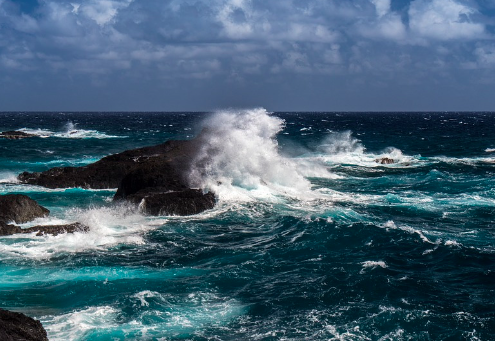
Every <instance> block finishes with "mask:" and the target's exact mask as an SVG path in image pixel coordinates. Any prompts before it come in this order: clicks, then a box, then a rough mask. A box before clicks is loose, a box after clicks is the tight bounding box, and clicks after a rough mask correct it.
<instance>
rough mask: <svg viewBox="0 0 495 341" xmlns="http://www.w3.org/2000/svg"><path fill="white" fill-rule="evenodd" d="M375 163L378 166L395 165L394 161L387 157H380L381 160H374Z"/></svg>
mask: <svg viewBox="0 0 495 341" xmlns="http://www.w3.org/2000/svg"><path fill="white" fill-rule="evenodd" d="M375 162H376V163H379V164H382V165H390V164H392V163H395V160H394V159H390V158H388V157H382V158H379V159H376V160H375Z"/></svg>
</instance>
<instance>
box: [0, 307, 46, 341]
mask: <svg viewBox="0 0 495 341" xmlns="http://www.w3.org/2000/svg"><path fill="white" fill-rule="evenodd" d="M0 340H2V341H48V336H47V335H46V330H45V329H44V328H43V326H42V325H41V322H40V321H38V320H35V319H33V318H31V317H28V316H26V315H24V314H21V313H16V312H13V311H8V310H4V309H0Z"/></svg>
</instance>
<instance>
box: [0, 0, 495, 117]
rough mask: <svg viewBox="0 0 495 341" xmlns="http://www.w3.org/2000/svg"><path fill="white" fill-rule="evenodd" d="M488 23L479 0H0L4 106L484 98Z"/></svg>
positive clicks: (191, 106) (349, 104) (340, 106)
mask: <svg viewBox="0 0 495 341" xmlns="http://www.w3.org/2000/svg"><path fill="white" fill-rule="evenodd" d="M494 26H495V6H494V5H493V4H491V2H489V1H484V0H478V1H475V0H412V1H408V0H394V1H392V0H308V1H304V2H301V1H296V0H284V1H282V0H280V1H261V0H208V1H206V0H87V1H80V0H71V1H63V0H39V1H36V0H23V1H11V0H0V86H1V90H2V93H3V95H0V96H2V97H3V98H0V100H1V102H2V103H3V108H0V110H16V109H17V110H57V109H59V108H67V109H72V110H98V109H100V108H101V110H126V109H127V110H181V109H182V110H211V109H214V108H216V107H221V106H226V105H233V106H250V105H265V106H268V107H269V108H273V110H291V109H292V110H304V109H306V110H400V109H402V110H418V109H419V110H422V109H427V108H428V106H430V107H432V106H433V107H435V103H441V102H445V101H446V100H448V98H449V96H452V97H454V98H453V99H452V103H455V104H456V105H457V106H458V107H459V108H460V109H464V107H463V106H462V104H463V103H464V104H467V103H468V102H469V103H470V105H471V106H473V105H474V107H473V109H476V108H477V107H476V108H475V106H476V105H475V104H479V107H480V108H481V107H483V108H485V107H487V108H489V107H490V106H492V105H493V104H495V103H494V102H493V100H491V99H489V98H488V96H487V97H483V96H484V95H483V94H484V93H488V92H489V90H492V89H493V83H494V82H495V81H494V79H495V78H493V76H494V75H495V73H494V70H495V57H494V56H495V42H494V40H493V38H494V32H493V30H494ZM490 87H491V88H490ZM469 89H476V90H472V91H473V94H474V95H473V96H472V97H469V96H468V95H467V94H469V91H470V90H469ZM466 91H467V92H466ZM458 93H460V94H464V97H465V98H463V101H461V99H460V98H459V96H457V94H458ZM491 97H493V96H491ZM466 100H467V101H468V102H466ZM0 106H1V105H0ZM433 107H432V109H437V108H438V109H441V108H443V107H442V106H441V105H437V106H436V107H435V108H433ZM446 109H448V110H451V109H452V108H450V107H449V108H446Z"/></svg>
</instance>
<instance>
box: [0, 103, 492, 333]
mask: <svg viewBox="0 0 495 341" xmlns="http://www.w3.org/2000/svg"><path fill="white" fill-rule="evenodd" d="M205 125H206V126H209V127H210V130H211V131H212V132H213V133H212V135H211V136H210V145H209V146H210V147H212V148H213V149H215V150H216V151H219V152H218V153H217V154H216V155H215V157H214V158H213V159H212V161H211V163H210V164H209V165H208V168H207V170H206V172H202V173H194V171H193V172H192V173H191V175H190V176H191V181H193V182H194V183H195V184H198V185H200V186H202V187H205V188H208V189H210V190H212V191H214V192H215V193H216V194H217V196H218V204H217V206H216V207H215V208H214V209H213V210H211V211H207V212H204V213H202V214H199V215H196V216H191V217H172V216H164V217H146V216H143V215H142V214H140V213H139V211H137V210H135V209H133V208H129V207H123V206H115V205H114V204H112V202H111V199H112V196H113V194H114V192H115V190H114V189H109V190H85V189H78V188H71V189H59V190H49V189H44V188H41V187H36V186H27V185H22V184H19V183H16V181H15V177H16V175H17V174H18V173H20V172H23V171H42V170H46V169H49V168H51V167H55V166H69V165H70V166H74V165H75V166H79V165H85V164H88V163H91V162H94V161H97V160H99V159H100V158H102V157H103V156H106V155H109V154H112V153H116V152H120V151H123V150H126V149H130V148H137V147H141V146H146V145H153V144H158V143H162V142H164V141H165V140H168V139H189V138H193V137H194V136H195V135H196V134H197V133H198V132H199V131H200V130H201V128H202V127H203V126H205ZM14 129H15V130H19V129H23V130H24V131H27V132H32V133H36V134H37V135H39V136H40V137H36V138H30V139H24V140H16V141H10V140H2V139H0V194H6V193H23V194H27V195H29V196H30V197H32V198H33V199H35V200H37V201H38V202H39V203H40V204H42V205H44V206H45V207H47V208H48V209H50V211H51V215H50V217H48V218H44V219H39V220H37V221H35V222H33V223H29V224H25V225H23V226H26V227H28V226H31V225H33V224H53V223H63V222H73V221H80V222H82V223H84V224H87V225H88V226H90V228H91V231H90V232H89V233H87V234H83V233H75V234H65V235H59V236H41V237H38V236H35V235H34V234H33V235H22V236H9V237H0V274H1V276H0V307H2V308H5V309H10V310H15V311H20V312H23V313H26V314H28V315H30V316H33V317H35V318H37V319H39V320H41V321H42V323H43V325H44V326H45V328H46V329H47V331H48V335H49V338H50V340H494V339H495V189H494V185H495V177H494V175H495V113H274V114H269V113H266V112H265V111H264V110H262V109H253V110H245V111H243V112H236V111H226V112H222V113H213V114H209V113H0V131H4V130H14ZM198 152H202V151H198ZM205 152H206V151H205ZM200 154H201V153H200ZM382 157H389V158H393V159H394V160H395V161H396V162H395V163H394V164H389V165H381V164H378V163H377V162H376V159H379V158H382Z"/></svg>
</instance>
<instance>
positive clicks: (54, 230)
mask: <svg viewBox="0 0 495 341" xmlns="http://www.w3.org/2000/svg"><path fill="white" fill-rule="evenodd" d="M88 231H89V227H87V226H86V225H83V224H80V223H72V224H66V225H38V226H33V227H29V228H25V229H23V228H20V227H19V226H16V225H10V224H9V225H8V224H5V223H2V222H0V236H10V235H13V234H22V233H33V232H37V233H36V235H37V236H42V235H44V234H51V235H54V236H56V235H59V234H62V233H74V232H88Z"/></svg>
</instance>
